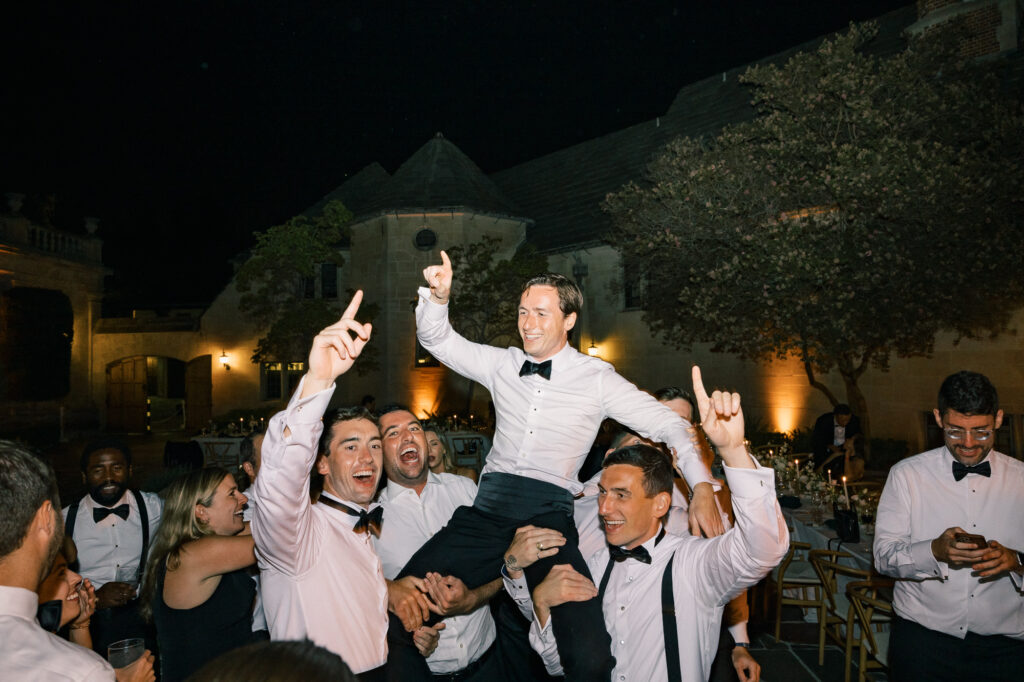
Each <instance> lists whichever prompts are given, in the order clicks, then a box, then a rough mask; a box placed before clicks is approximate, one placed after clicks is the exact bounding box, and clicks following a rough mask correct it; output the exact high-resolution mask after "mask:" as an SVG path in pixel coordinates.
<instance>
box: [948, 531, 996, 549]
mask: <svg viewBox="0 0 1024 682" xmlns="http://www.w3.org/2000/svg"><path fill="white" fill-rule="evenodd" d="M953 539H954V540H956V541H957V542H963V543H970V544H973V545H977V548H978V549H988V541H987V540H986V539H985V536H984V535H974V534H973V533H957V534H956V536H955V537H954V538H953Z"/></svg>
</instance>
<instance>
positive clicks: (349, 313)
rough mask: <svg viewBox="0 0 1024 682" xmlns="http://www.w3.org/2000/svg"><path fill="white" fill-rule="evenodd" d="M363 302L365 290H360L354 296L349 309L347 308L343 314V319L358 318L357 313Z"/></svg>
mask: <svg viewBox="0 0 1024 682" xmlns="http://www.w3.org/2000/svg"><path fill="white" fill-rule="evenodd" d="M362 302H363V290H362V289H359V290H358V291H356V293H355V294H354V295H353V296H352V300H351V301H349V304H348V307H347V308H345V312H344V313H342V314H341V317H342V319H344V318H346V317H347V318H349V319H352V320H354V319H355V318H356V312H358V311H359V304H360V303H362Z"/></svg>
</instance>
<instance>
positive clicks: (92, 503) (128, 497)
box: [85, 488, 135, 518]
mask: <svg viewBox="0 0 1024 682" xmlns="http://www.w3.org/2000/svg"><path fill="white" fill-rule="evenodd" d="M134 497H135V496H134V495H132V491H131V489H128V488H126V489H125V491H124V494H123V495H121V497H120V498H118V500H117V502H115V503H114V504H100V503H99V502H97V501H96V500H94V499H93V498H92V495H86V496H85V499H86V500H87V502H88V503H87V506H86V508H87V509H91V508H98V507H105V508H107V509H113V508H114V507H116V506H118V505H121V504H127V505H128V506H129V507H135V505H134V504H132V498H134ZM107 518H110V517H109V516H108V517H107Z"/></svg>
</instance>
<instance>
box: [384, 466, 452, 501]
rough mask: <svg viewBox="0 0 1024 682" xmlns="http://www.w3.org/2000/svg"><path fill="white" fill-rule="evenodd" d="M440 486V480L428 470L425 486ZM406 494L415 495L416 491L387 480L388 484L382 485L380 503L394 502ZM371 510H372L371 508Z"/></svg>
mask: <svg viewBox="0 0 1024 682" xmlns="http://www.w3.org/2000/svg"><path fill="white" fill-rule="evenodd" d="M440 484H441V478H440V477H439V476H438V475H437V474H435V473H434V472H433V471H429V470H428V471H427V483H426V485H440ZM423 490H424V492H426V490H427V489H426V487H424V488H423ZM407 493H409V494H412V495H415V494H416V491H415V490H413V489H412V488H407V487H405V486H404V485H399V484H397V483H395V482H394V481H392V480H391V479H388V482H387V483H386V484H385V485H384V490H383V491H381V494H380V501H381V502H386V501H388V500H394V499H397V498H398V497H399V496H400V495H405V494H407ZM371 509H372V507H371Z"/></svg>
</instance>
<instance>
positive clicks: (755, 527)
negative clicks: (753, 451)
mask: <svg viewBox="0 0 1024 682" xmlns="http://www.w3.org/2000/svg"><path fill="white" fill-rule="evenodd" d="M725 475H726V478H727V480H728V481H729V488H730V490H731V491H732V506H733V512H734V513H735V515H736V526H735V527H734V528H732V529H731V530H729V531H727V532H726V533H725V534H724V535H719V536H718V537H715V538H711V539H710V540H707V541H702V542H699V543H694V545H693V547H694V549H695V551H691V552H689V553H687V554H686V555H685V557H686V560H685V561H681V562H679V563H678V564H673V566H672V570H673V572H674V574H675V575H676V576H677V577H679V579H680V580H692V581H694V593H695V594H696V595H697V597H698V598H699V599H700V600H701V601H702V602H703V603H704V604H705V605H706V606H709V607H715V606H724V605H725V604H726V603H728V601H729V600H730V599H732V598H733V597H734V596H736V595H737V594H739V593H740V592H741V591H742V590H744V589H745V588H747V587H750V586H751V585H754V584H756V583H757V582H758V581H759V580H760V579H761V578H763V577H764V576H765V574H767V573H768V572H769V571H771V570H772V568H774V567H775V566H777V565H778V564H779V562H780V561H782V558H783V557H784V556H785V554H786V551H787V550H788V549H789V531H788V529H787V528H786V522H785V520H784V519H783V517H782V510H781V509H780V508H779V503H778V500H777V499H776V496H775V480H774V478H775V472H774V471H773V470H772V469H770V468H765V467H760V466H759V467H758V468H756V469H735V468H732V467H729V466H726V467H725Z"/></svg>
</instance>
